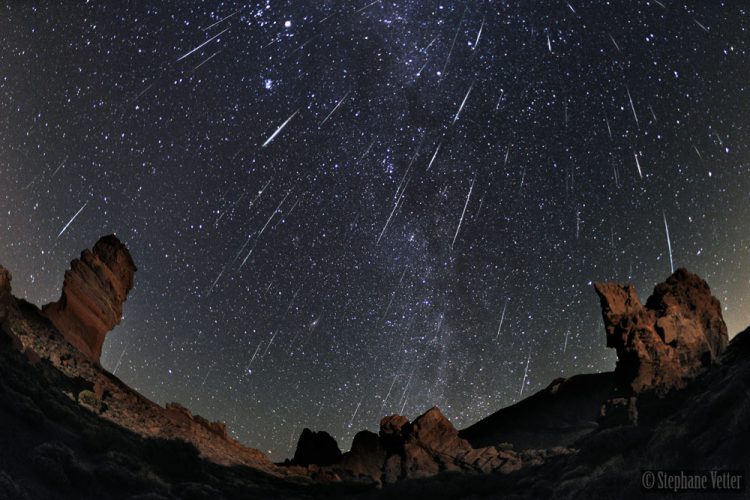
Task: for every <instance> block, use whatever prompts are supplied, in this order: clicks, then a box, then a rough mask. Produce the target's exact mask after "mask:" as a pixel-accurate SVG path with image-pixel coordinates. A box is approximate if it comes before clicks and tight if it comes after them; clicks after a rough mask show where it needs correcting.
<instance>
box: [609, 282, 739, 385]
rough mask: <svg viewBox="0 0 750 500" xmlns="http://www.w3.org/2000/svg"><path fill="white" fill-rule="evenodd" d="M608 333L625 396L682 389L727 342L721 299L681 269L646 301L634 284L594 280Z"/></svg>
mask: <svg viewBox="0 0 750 500" xmlns="http://www.w3.org/2000/svg"><path fill="white" fill-rule="evenodd" d="M594 286H595V289H596V292H597V294H598V295H599V298H600V300H601V306H602V316H603V318H604V326H605V329H606V332H607V347H613V348H615V349H616V350H617V358H618V360H617V366H616V368H615V383H616V386H617V388H618V389H619V390H620V391H621V392H622V393H623V394H624V395H626V396H628V395H631V394H638V393H642V392H645V391H651V392H654V393H655V394H659V395H663V394H666V393H667V392H669V391H670V390H672V389H681V388H683V387H684V386H685V384H686V383H687V382H688V381H690V380H691V379H693V378H695V377H696V376H698V375H700V374H702V373H703V372H705V371H706V369H707V368H708V367H710V366H711V365H712V364H713V363H715V362H716V360H717V359H718V356H719V355H720V354H721V353H722V352H723V351H724V349H725V348H726V346H727V342H728V336H727V327H726V325H725V324H724V319H723V318H722V315H721V306H720V304H719V301H718V300H717V299H716V298H715V297H713V296H712V295H711V290H710V289H709V287H708V285H707V284H706V282H705V281H703V280H702V279H701V278H700V277H698V276H696V275H694V274H691V273H689V272H688V271H687V270H685V269H678V270H677V271H676V272H675V273H674V274H673V275H672V276H670V277H669V278H668V279H667V281H666V282H664V283H660V284H659V285H657V286H656V288H655V289H654V293H653V295H651V297H649V299H648V301H647V302H646V305H645V306H643V305H642V304H641V302H640V300H639V298H638V295H637V294H636V292H635V288H634V287H633V286H632V285H627V286H625V285H619V284H615V283H596V284H595V285H594Z"/></svg>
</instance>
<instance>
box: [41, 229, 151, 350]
mask: <svg viewBox="0 0 750 500" xmlns="http://www.w3.org/2000/svg"><path fill="white" fill-rule="evenodd" d="M135 271H136V267H135V264H134V263H133V259H132V257H131V256H130V252H128V249H127V248H126V247H125V245H123V244H122V243H120V240H118V239H117V238H116V237H115V236H114V235H109V236H104V237H102V238H100V239H99V241H97V242H96V245H94V248H93V249H91V250H84V251H83V252H82V253H81V258H80V259H75V260H74V261H73V262H71V264H70V269H69V270H68V271H66V272H65V280H64V282H63V290H62V295H61V297H60V300H58V301H57V302H53V303H51V304H47V305H46V306H44V307H43V308H42V314H44V315H45V316H46V317H47V318H48V319H49V320H50V321H51V322H52V323H53V324H54V325H55V327H56V328H57V329H58V330H60V332H61V333H62V334H63V335H64V336H65V338H66V339H67V341H68V342H70V343H71V344H73V345H74V346H75V347H76V348H77V349H78V350H79V351H81V352H82V353H83V354H85V355H86V356H87V357H88V358H89V359H91V360H92V361H94V362H95V363H98V362H99V358H100V356H101V353H102V345H103V344H104V338H105V336H106V335H107V333H108V332H109V331H110V330H112V328H114V327H115V326H116V325H118V324H119V323H120V319H121V318H122V304H123V302H125V299H126V298H127V296H128V292H129V291H130V289H131V288H133V276H134V274H135Z"/></svg>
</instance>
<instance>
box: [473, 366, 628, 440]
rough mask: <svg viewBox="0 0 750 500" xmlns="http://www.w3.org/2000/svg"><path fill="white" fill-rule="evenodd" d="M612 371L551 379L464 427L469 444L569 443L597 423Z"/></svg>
mask: <svg viewBox="0 0 750 500" xmlns="http://www.w3.org/2000/svg"><path fill="white" fill-rule="evenodd" d="M613 383H614V379H613V374H612V372H605V373H589V374H585V375H575V376H573V377H570V378H567V379H564V378H561V379H557V380H554V381H553V382H552V383H551V384H550V385H549V386H548V387H547V388H546V389H544V390H541V391H539V392H537V393H536V394H533V395H532V396H529V397H528V398H526V399H524V400H521V401H519V402H518V403H516V404H514V405H512V406H508V407H507V408H503V409H501V410H499V411H497V412H495V413H493V414H492V415H490V416H489V417H486V418H484V419H482V420H480V421H479V422H477V423H475V424H474V425H471V426H469V427H467V428H466V429H463V430H462V431H461V432H460V433H459V435H460V436H461V437H462V438H464V439H466V440H468V441H469V442H470V443H471V444H472V446H475V447H480V446H493V445H499V444H501V443H513V446H514V447H515V448H516V449H521V450H523V449H528V448H551V447H554V446H570V445H571V444H572V443H573V442H575V441H576V440H577V439H578V438H580V437H581V436H583V435H584V434H587V433H589V432H591V431H592V430H594V429H596V428H597V427H598V423H597V419H598V418H599V413H600V411H601V405H602V402H603V401H605V400H606V399H607V398H608V397H610V395H611V394H612V390H613V388H614V386H613Z"/></svg>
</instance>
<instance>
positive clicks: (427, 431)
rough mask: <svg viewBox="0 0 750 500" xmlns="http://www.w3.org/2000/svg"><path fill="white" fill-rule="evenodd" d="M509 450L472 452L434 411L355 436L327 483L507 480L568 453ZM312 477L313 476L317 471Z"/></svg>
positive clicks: (398, 419) (384, 422) (399, 417)
mask: <svg viewBox="0 0 750 500" xmlns="http://www.w3.org/2000/svg"><path fill="white" fill-rule="evenodd" d="M300 441H302V438H300ZM510 448H511V447H508V446H506V447H503V446H501V447H495V446H486V447H482V448H472V446H471V444H470V443H469V442H468V441H466V440H465V439H462V438H461V437H459V435H458V430H456V428H455V427H454V426H453V424H451V423H450V421H449V420H448V419H447V418H446V417H445V416H444V415H443V414H442V413H441V412H440V410H439V409H438V408H435V407H433V408H431V409H430V410H428V411H427V412H426V413H424V414H423V415H420V416H419V417H417V418H416V419H415V420H414V422H409V419H407V418H406V417H404V416H402V415H391V416H388V417H384V418H383V419H382V420H381V422H380V433H379V434H375V433H372V432H369V431H362V432H360V433H358V434H357V435H356V437H355V438H354V442H353V443H352V449H351V451H349V452H347V453H345V454H344V455H343V456H342V458H341V460H340V461H338V462H337V463H336V464H334V465H332V466H331V467H329V468H327V469H328V471H329V475H328V476H329V477H337V478H342V479H343V480H345V481H359V482H362V481H364V482H368V483H375V484H384V483H385V484H390V483H395V482H397V481H401V480H404V479H419V478H426V477H430V476H434V475H436V474H438V473H440V472H446V471H453V472H469V473H478V472H484V473H487V472H494V471H497V472H501V473H504V474H507V473H510V472H513V471H516V470H518V469H520V468H521V467H523V466H524V465H531V464H534V465H538V464H541V463H543V462H544V461H546V460H547V459H548V458H550V457H552V456H556V455H565V454H568V453H571V452H572V450H570V449H567V448H562V447H556V448H552V449H550V450H525V451H523V452H515V451H513V450H512V449H510ZM298 449H299V448H298ZM295 462H296V455H295ZM313 472H315V473H318V469H317V468H316V469H315V470H314V471H313Z"/></svg>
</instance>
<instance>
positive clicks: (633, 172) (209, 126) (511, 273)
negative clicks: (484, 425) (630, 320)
mask: <svg viewBox="0 0 750 500" xmlns="http://www.w3.org/2000/svg"><path fill="white" fill-rule="evenodd" d="M749 11H750V3H748V2H747V1H737V2H719V1H716V2H706V1H694V2H684V1H674V0H660V1H657V0H651V1H646V0H630V1H599V0H596V1H593V0H592V1H589V0H587V1H583V0H571V2H570V3H569V2H566V1H565V0H559V1H558V0H555V1H546V0H545V1H542V0H529V1H498V2H452V1H447V0H446V1H444V2H432V1H419V0H405V1H385V0H383V1H378V2H374V3H369V1H355V2H343V1H331V0H320V1H314V2H313V1H308V2H301V1H292V0H279V1H267V2H260V3H258V2H232V1H225V2H221V1H203V2H198V1H193V2H186V1H179V2H178V1H173V2H110V1H89V2H85V3H84V2H49V3H47V2H26V1H10V2H5V4H4V6H2V7H0V42H1V43H2V49H1V50H0V179H1V180H2V195H1V196H0V223H1V224H2V228H3V237H2V239H1V240H0V262H1V263H2V264H3V265H4V266H6V267H7V268H9V269H10V270H11V272H12V274H13V280H14V281H13V288H14V291H15V294H16V295H18V296H22V297H26V298H28V299H29V300H31V301H33V302H35V303H37V304H39V305H41V304H43V303H46V302H49V301H52V300H56V299H57V298H58V297H59V293H60V289H61V285H62V279H63V273H64V271H65V269H67V267H68V265H69V261H70V260H71V259H73V258H75V257H77V256H78V254H79V253H80V251H81V250H82V249H84V248H87V247H88V248H90V247H91V246H92V245H93V244H94V243H95V242H96V240H97V239H98V237H100V236H102V235H105V234H109V233H115V234H116V235H117V236H118V237H119V238H120V239H121V240H122V241H123V242H124V243H125V244H126V245H127V246H128V247H129V249H130V251H131V253H132V255H133V257H134V260H135V262H136V264H137V266H138V269H139V270H138V272H137V273H136V277H135V283H136V284H135V288H134V289H133V291H132V292H131V295H130V297H129V299H128V301H127V303H126V304H125V308H124V310H125V318H124V320H123V322H122V324H121V325H120V326H119V327H117V328H116V329H115V330H114V331H113V332H112V333H111V334H110V335H109V336H108V338H107V343H106V345H105V349H104V353H103V357H102V364H103V365H104V366H105V367H106V368H107V369H109V370H110V371H112V372H113V373H115V374H116V375H117V376H118V377H120V378H122V379H123V380H124V381H125V382H127V383H128V384H130V385H132V386H133V387H135V388H136V389H138V390H139V391H140V392H142V393H143V394H144V395H146V396H147V397H149V398H152V399H154V400H155V401H157V402H159V403H162V404H163V403H166V402H169V401H179V402H181V403H183V404H184V405H186V406H188V407H190V408H191V409H192V410H193V411H194V412H196V413H199V414H201V415H204V416H206V417H207V418H210V419H212V420H222V421H226V422H227V424H228V426H229V429H230V432H231V433H232V434H233V435H234V436H235V437H237V438H238V439H240V440H241V441H242V442H243V443H246V444H248V445H250V446H253V447H257V448H259V449H261V450H263V451H264V452H268V453H270V455H271V458H273V459H276V460H279V459H283V458H285V457H288V456H291V454H292V453H293V447H294V445H295V443H296V440H297V437H298V435H299V433H300V432H301V430H302V428H303V427H311V428H313V429H316V430H317V429H325V430H327V431H329V432H330V433H331V434H332V435H333V436H334V437H336V438H337V439H338V441H339V444H340V445H341V447H342V448H344V449H346V448H348V447H349V445H350V442H351V438H352V437H353V436H354V434H355V433H356V432H357V431H359V430H361V429H364V428H369V429H373V430H375V429H377V425H378V422H379V420H380V417H382V416H383V415H386V414H391V413H403V414H405V415H407V416H409V417H410V418H413V417H415V416H417V415H419V414H420V413H422V412H423V411H425V410H427V409H428V408H429V407H431V406H433V405H437V406H439V407H440V408H441V409H442V410H443V412H444V413H445V414H446V415H447V416H448V417H449V418H450V419H451V420H452V421H453V422H454V423H455V424H456V426H457V427H463V426H467V425H469V424H471V423H473V422H475V421H476V420H478V419H479V418H481V417H483V416H486V415H488V414H490V413H491V412H493V411H495V410H497V409H499V408H501V407H503V406H506V405H508V404H512V403H513V402H515V401H517V400H519V399H520V398H522V397H525V396H526V395H529V394H531V393H533V392H534V391H537V390H539V389H541V388H543V387H545V386H546V385H547V384H548V383H549V382H550V381H551V380H552V379H554V378H556V377H559V376H570V375H573V374H576V373H582V372H592V371H602V370H610V369H612V368H613V367H614V361H615V356H614V353H613V352H611V351H610V350H608V349H606V348H605V346H604V331H603V327H602V323H601V316H600V310H599V306H598V300H597V298H596V296H595V293H594V291H593V288H592V286H591V283H592V282H593V281H618V282H630V283H633V284H635V285H636V287H637V288H638V290H639V293H640V295H641V297H642V298H643V299H645V298H646V297H647V296H648V295H649V293H650V291H651V289H652V287H653V286H654V285H655V284H656V283H657V282H659V281H662V280H663V279H665V278H666V277H667V276H668V275H669V274H670V270H671V268H672V266H674V268H677V267H680V266H685V267H687V268H688V269H690V270H691V271H693V272H697V273H698V274H700V275H701V276H702V277H704V278H705V279H706V280H707V281H708V282H709V284H710V285H711V287H712V289H713V291H714V293H715V295H717V297H718V298H719V299H720V300H721V302H722V305H723V307H724V314H725V318H726V320H727V323H728V326H729V330H730V333H731V334H734V333H736V332H738V331H739V330H740V329H742V328H744V327H745V326H747V325H748V324H750V309H749V308H748V307H749V306H750V304H749V302H750V262H748V258H749V257H750V234H749V231H748V222H750V204H749V203H748V193H749V192H750V175H748V174H749V173H750V112H749V109H748V105H749V104H750V91H749V89H748V85H750V83H749V82H750V54H749V53H748V50H750V16H749V15H748V12H749ZM670 249H671V250H670Z"/></svg>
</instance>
